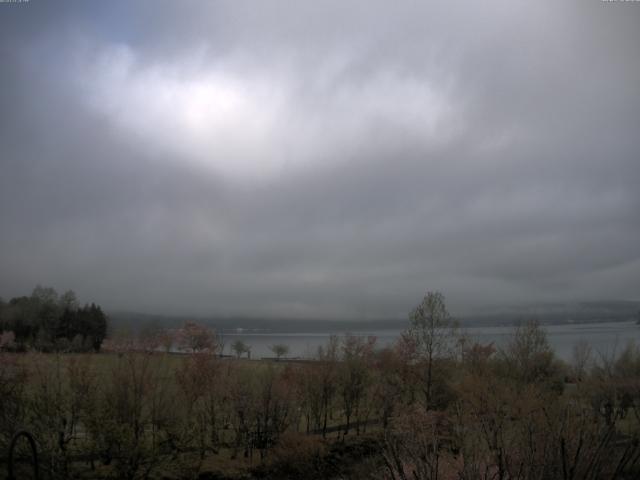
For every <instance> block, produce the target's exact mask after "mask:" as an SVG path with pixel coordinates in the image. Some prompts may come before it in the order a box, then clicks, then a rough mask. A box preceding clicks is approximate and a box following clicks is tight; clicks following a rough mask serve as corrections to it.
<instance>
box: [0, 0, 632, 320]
mask: <svg viewBox="0 0 640 480" xmlns="http://www.w3.org/2000/svg"><path fill="white" fill-rule="evenodd" d="M639 47H640V3H629V2H601V1H599V0H580V1H577V0H576V1H557V0H554V1H536V2H531V1H528V2H524V1H522V2H521V1H514V0H505V1H494V2H477V1H467V2H463V1H456V0H453V1H452V0H447V1H442V2H427V1H425V2H423V1H406V2H389V1H372V0H366V1H364V0H363V1H344V0H340V1H337V0H336V1H290V2H277V1H251V2H241V1H229V2H215V1H209V2H206V1H201V2H187V1H171V2H160V1H138V2H114V1H109V2H102V1H89V0H86V1H81V2H44V1H42V0H31V1H30V2H28V3H23V4H10V3H0V60H1V64H0V65H1V67H0V68H1V74H0V87H1V88H0V149H1V150H0V295H1V296H2V297H3V298H5V299H8V298H10V297H12V296H14V295H20V294H26V293H28V292H30V291H31V289H32V288H33V287H34V286H35V285H36V284H37V283H41V284H44V285H51V286H53V287H55V288H57V289H58V290H60V291H62V290H65V289H69V288H71V289H74V290H75V291H76V292H77V293H78V295H79V297H80V299H81V300H86V301H96V302H98V303H100V304H102V305H103V306H105V307H106V308H107V310H109V309H111V310H114V309H120V310H121V309H126V310H134V311H141V312H156V313H163V312H164V313H193V314H198V315H266V316H287V317H314V318H317V317H331V318H343V317H344V318H377V317H404V316H406V313H407V311H408V310H410V309H411V307H413V306H414V305H415V304H416V303H417V302H418V301H419V300H420V298H421V296H422V295H423V294H424V292H425V291H426V290H440V291H442V292H443V293H444V294H445V295H446V297H447V300H448V303H449V305H450V307H451V309H452V310H453V311H454V312H465V311H469V310H472V309H473V308H474V307H475V306H479V305H485V304H502V303H518V302H529V301H567V300H568V301H574V300H598V299H627V300H640V51H639Z"/></svg>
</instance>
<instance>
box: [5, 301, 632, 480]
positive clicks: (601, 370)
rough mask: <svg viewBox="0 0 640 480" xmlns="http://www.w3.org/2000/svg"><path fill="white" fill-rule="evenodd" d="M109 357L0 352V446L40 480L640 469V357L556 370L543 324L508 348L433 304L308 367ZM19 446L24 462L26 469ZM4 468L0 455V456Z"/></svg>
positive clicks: (579, 473)
mask: <svg viewBox="0 0 640 480" xmlns="http://www.w3.org/2000/svg"><path fill="white" fill-rule="evenodd" d="M167 336H170V335H169V333H168V332H164V333H163V334H162V335H160V336H158V337H157V338H153V339H149V338H147V339H144V340H138V341H134V340H133V339H123V340H121V341H119V342H117V341H113V340H112V341H111V342H108V343H107V344H106V345H105V347H107V349H108V350H109V352H107V353H100V354H96V353H93V354H90V353H83V354H69V353H66V354H63V353H50V354H44V353H39V352H29V353H22V354H18V353H2V354H0V396H1V398H2V403H1V405H2V406H1V409H0V448H1V449H2V451H6V448H7V446H8V443H9V442H10V440H11V438H12V437H13V436H14V434H15V433H16V432H17V431H20V430H28V431H29V432H31V433H32V434H33V436H34V437H35V439H36V440H37V444H38V450H39V459H40V468H41V474H43V476H44V477H45V478H129V479H134V478H309V479H313V478H318V479H320V478H378V479H393V480H396V479H397V480H405V479H461V480H466V479H469V480H471V479H474V480H475V479H486V480H488V479H500V480H506V479H523V480H525V479H526V480H534V479H540V480H542V479H556V478H558V479H615V478H623V479H624V478H638V476H639V475H640V470H639V468H638V466H639V462H640V445H639V443H640V442H639V440H640V349H638V348H637V347H635V346H634V345H629V346H628V347H627V348H626V349H625V350H624V351H622V352H621V353H620V354H619V355H614V356H610V357H606V356H601V355H600V356H598V355H593V353H592V352H590V349H589V347H588V345H584V344H581V345H577V346H576V349H575V352H574V358H573V360H572V362H570V363H569V364H565V363H563V362H560V361H559V360H558V359H556V358H555V356H554V353H553V351H552V350H551V348H550V347H549V344H548V343H547V340H546V335H545V332H544V330H543V329H541V328H540V327H539V326H538V325H536V324H534V323H529V324H525V325H523V326H521V327H519V328H517V329H516V330H515V331H514V334H513V337H512V339H511V341H510V343H509V344H508V346H507V347H505V348H504V349H502V350H496V349H495V348H494V347H493V345H480V344H477V343H473V342H471V341H469V340H468V339H466V338H465V336H464V335H462V334H461V333H460V332H459V331H458V329H457V328H456V326H455V324H454V323H453V322H452V321H451V318H450V317H449V314H448V312H447V309H446V306H445V304H444V299H443V297H442V296H441V295H440V294H437V293H428V294H427V295H426V296H425V298H424V300H423V301H422V302H421V303H420V305H418V307H417V308H416V309H415V310H414V311H413V312H412V313H411V316H410V324H409V327H408V329H407V331H406V332H405V334H404V335H403V336H402V338H401V339H399V341H398V342H397V343H396V345H394V346H392V347H388V348H383V349H380V348H377V346H376V341H375V338H372V337H370V338H363V337H356V336H345V337H343V338H332V339H331V340H330V341H329V343H328V344H327V345H326V346H325V347H323V348H321V349H320V350H319V352H318V354H317V356H316V358H315V360H314V361H308V362H288V361H282V360H281V361H273V362H267V361H251V360H247V359H240V358H235V359H226V358H225V359H223V358H220V357H219V356H218V355H217V353H216V339H215V336H214V335H213V333H212V332H210V331H208V330H207V329H206V328H204V327H200V326H197V325H194V324H188V325H186V326H185V328H183V329H182V330H181V331H180V332H178V335H177V339H176V338H175V336H174V339H173V340H177V341H178V342H179V344H180V345H181V347H182V350H183V351H185V352H188V353H187V354H184V355H175V354H170V353H167V352H166V350H168V349H164V350H163V348H161V346H162V345H163V344H164V345H169V344H170V343H171V342H169V341H167ZM23 443H24V442H21V443H19V445H18V446H19V448H18V450H19V451H20V452H22V454H23V455H24V456H25V457H28V452H24V451H23V450H24V446H25V445H24V444H23ZM5 461H6V459H5Z"/></svg>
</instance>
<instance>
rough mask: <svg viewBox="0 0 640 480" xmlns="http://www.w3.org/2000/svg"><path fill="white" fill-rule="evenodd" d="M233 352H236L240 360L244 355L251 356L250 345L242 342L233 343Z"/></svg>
mask: <svg viewBox="0 0 640 480" xmlns="http://www.w3.org/2000/svg"><path fill="white" fill-rule="evenodd" d="M231 350H233V351H234V352H236V356H237V357H238V358H240V357H241V356H242V354H243V353H246V354H247V355H249V352H251V348H250V347H249V345H247V344H246V343H244V342H243V341H242V340H236V341H235V342H233V343H232V344H231Z"/></svg>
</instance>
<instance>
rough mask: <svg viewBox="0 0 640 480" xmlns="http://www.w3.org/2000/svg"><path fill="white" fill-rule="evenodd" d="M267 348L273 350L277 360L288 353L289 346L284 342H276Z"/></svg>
mask: <svg viewBox="0 0 640 480" xmlns="http://www.w3.org/2000/svg"><path fill="white" fill-rule="evenodd" d="M269 349H270V350H271V351H272V352H273V354H274V355H275V356H276V358H277V359H278V360H280V358H282V357H286V356H287V355H288V354H289V346H288V345H285V344H284V343H278V344H276V345H272V346H271V347H269Z"/></svg>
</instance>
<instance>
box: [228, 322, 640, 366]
mask: <svg viewBox="0 0 640 480" xmlns="http://www.w3.org/2000/svg"><path fill="white" fill-rule="evenodd" d="M544 329H545V330H546V331H547V335H548V339H549V343H550V344H551V346H552V347H553V348H554V349H555V351H556V354H557V355H558V356H559V357H560V358H562V359H564V360H569V359H570V358H571V354H572V351H573V346H574V345H575V344H576V343H577V342H579V341H581V340H585V341H587V342H588V343H589V344H590V345H591V347H592V349H593V352H594V354H596V355H597V354H598V353H601V354H605V355H607V354H611V353H614V352H619V351H620V350H621V349H623V348H624V347H625V346H626V345H627V343H628V342H629V341H631V340H633V341H635V342H636V343H640V325H636V324H635V323H634V322H607V323H572V324H563V325H545V326H544ZM463 330H464V331H465V332H466V333H467V334H468V335H469V336H470V337H471V338H472V339H474V340H476V341H478V342H481V343H490V342H493V343H494V344H495V345H496V346H497V347H501V346H504V345H506V344H507V342H508V341H509V339H510V338H511V336H512V335H513V332H514V327H512V326H496V327H465V328H464V329H463ZM344 333H345V332H326V333H295V332H291V333H255V332H238V333H224V342H225V347H224V353H225V354H232V352H231V344H232V343H233V342H234V341H235V340H242V341H243V342H245V343H246V344H247V345H249V346H250V347H251V357H252V358H262V357H273V356H274V355H273V353H272V352H271V350H270V348H269V347H270V346H271V345H274V344H285V345H287V346H288V347H289V350H290V351H289V354H288V356H289V357H302V358H311V357H313V356H314V355H315V354H316V352H317V350H318V347H319V346H321V345H326V344H327V342H328V340H329V337H330V336H331V335H332V334H335V335H344ZM352 333H353V334H354V335H363V336H366V335H375V336H376V337H377V338H378V345H379V346H386V345H390V344H392V343H393V342H394V341H395V340H396V339H397V338H398V337H399V335H400V333H401V330H400V329H389V330H374V331H362V332H352Z"/></svg>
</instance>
